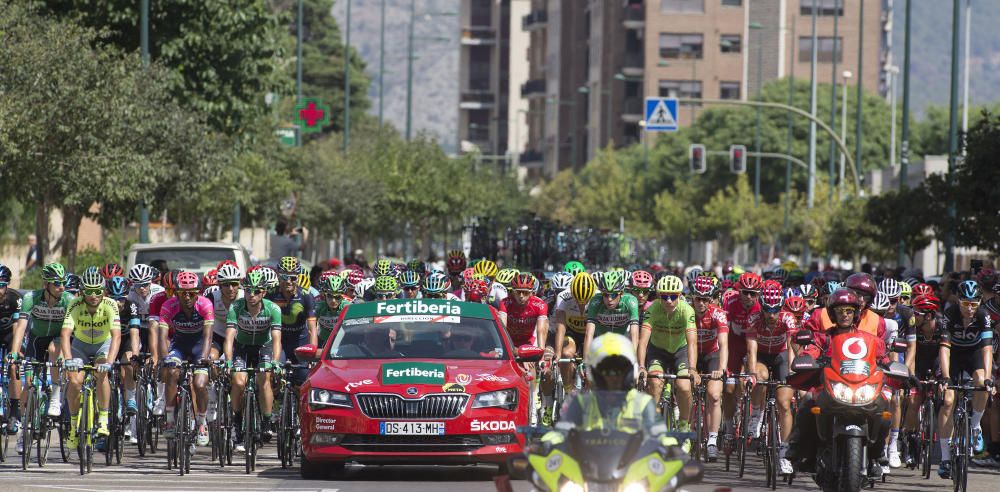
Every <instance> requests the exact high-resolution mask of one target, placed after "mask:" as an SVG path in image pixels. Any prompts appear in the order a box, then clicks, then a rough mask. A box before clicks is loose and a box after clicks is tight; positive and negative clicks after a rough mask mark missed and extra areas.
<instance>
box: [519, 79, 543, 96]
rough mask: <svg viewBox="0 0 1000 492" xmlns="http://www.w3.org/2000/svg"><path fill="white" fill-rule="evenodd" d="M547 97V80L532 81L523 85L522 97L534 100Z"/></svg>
mask: <svg viewBox="0 0 1000 492" xmlns="http://www.w3.org/2000/svg"><path fill="white" fill-rule="evenodd" d="M544 95H545V79H532V80H529V81H527V82H525V83H523V84H521V97H524V98H528V99H530V98H533V97H542V96H544Z"/></svg>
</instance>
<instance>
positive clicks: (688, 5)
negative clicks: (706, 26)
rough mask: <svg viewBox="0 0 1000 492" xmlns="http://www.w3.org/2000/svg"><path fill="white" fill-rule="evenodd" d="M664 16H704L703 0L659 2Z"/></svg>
mask: <svg viewBox="0 0 1000 492" xmlns="http://www.w3.org/2000/svg"><path fill="white" fill-rule="evenodd" d="M660 12H663V13H664V14H678V13H681V14H704V13H705V0H660Z"/></svg>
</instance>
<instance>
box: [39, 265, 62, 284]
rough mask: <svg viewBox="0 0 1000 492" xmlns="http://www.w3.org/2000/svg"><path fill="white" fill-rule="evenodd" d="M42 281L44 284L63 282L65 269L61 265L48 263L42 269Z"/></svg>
mask: <svg viewBox="0 0 1000 492" xmlns="http://www.w3.org/2000/svg"><path fill="white" fill-rule="evenodd" d="M42 279H44V280H45V281H46V282H65V281H66V268H65V267H63V266H62V263H49V264H47V265H45V266H44V267H42Z"/></svg>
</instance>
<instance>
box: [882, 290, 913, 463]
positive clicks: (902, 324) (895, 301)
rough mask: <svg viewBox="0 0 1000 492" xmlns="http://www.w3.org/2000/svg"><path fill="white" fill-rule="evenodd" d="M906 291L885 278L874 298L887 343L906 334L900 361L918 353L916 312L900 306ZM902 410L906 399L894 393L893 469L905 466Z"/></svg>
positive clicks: (904, 360) (890, 452)
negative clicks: (901, 447) (900, 442)
mask: <svg viewBox="0 0 1000 492" xmlns="http://www.w3.org/2000/svg"><path fill="white" fill-rule="evenodd" d="M902 293H903V289H902V288H901V287H900V285H899V282H897V281H896V280H895V279H893V278H885V279H882V281H881V282H879V284H878V288H877V295H876V296H875V301H874V303H875V304H876V305H877V308H878V309H876V308H875V306H873V310H875V312H876V314H878V315H879V316H882V317H883V318H885V321H886V335H887V336H886V343H889V344H890V345H891V344H892V341H893V339H894V338H896V337H897V336H898V337H905V339H906V341H907V344H908V347H907V350H906V353H905V354H903V355H901V356H900V359H901V360H900V362H904V363H905V362H906V361H907V360H908V359H911V358H912V357H913V354H915V353H916V350H917V339H916V334H915V333H914V331H913V330H914V326H915V320H914V318H913V311H912V310H911V309H910V308H909V306H905V305H900V302H899V297H900V295H902ZM893 328H895V329H893ZM890 333H891V335H890ZM902 411H903V408H902V402H901V401H900V399H899V395H898V394H894V395H893V398H892V430H891V431H890V432H889V466H890V467H891V468H899V467H900V466H902V465H903V463H902V459H901V457H900V454H899V447H898V446H897V441H898V440H899V430H900V424H901V421H902Z"/></svg>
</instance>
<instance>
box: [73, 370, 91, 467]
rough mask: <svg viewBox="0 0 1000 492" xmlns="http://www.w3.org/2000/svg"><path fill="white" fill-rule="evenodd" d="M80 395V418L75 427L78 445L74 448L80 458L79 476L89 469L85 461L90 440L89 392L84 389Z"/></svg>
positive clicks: (87, 457) (88, 456) (87, 456)
mask: <svg viewBox="0 0 1000 492" xmlns="http://www.w3.org/2000/svg"><path fill="white" fill-rule="evenodd" d="M82 395H83V396H82V398H81V400H80V417H79V420H77V425H76V431H77V439H79V441H78V443H79V444H77V447H76V448H77V455H78V456H79V457H80V475H86V474H87V470H88V469H89V466H88V465H87V460H88V459H89V458H90V455H89V454H88V453H87V441H89V440H90V435H89V429H88V425H89V423H90V404H89V399H90V390H88V389H86V388H84V390H83V393H82Z"/></svg>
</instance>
